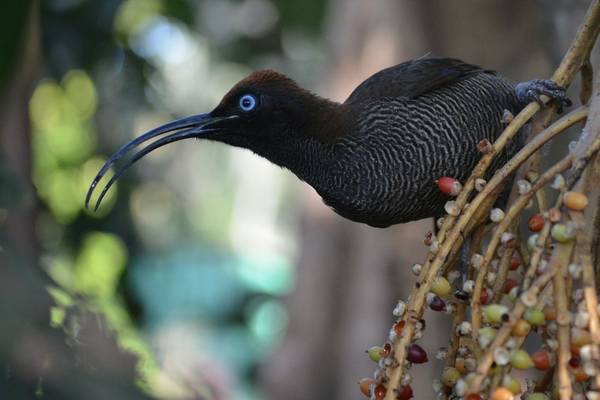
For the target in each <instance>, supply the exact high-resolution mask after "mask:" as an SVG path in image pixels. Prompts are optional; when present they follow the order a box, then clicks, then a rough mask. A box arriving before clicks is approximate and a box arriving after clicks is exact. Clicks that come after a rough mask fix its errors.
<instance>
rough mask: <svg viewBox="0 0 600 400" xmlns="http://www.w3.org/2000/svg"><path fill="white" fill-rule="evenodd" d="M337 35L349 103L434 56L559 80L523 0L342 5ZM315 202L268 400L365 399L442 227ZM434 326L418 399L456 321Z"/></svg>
mask: <svg viewBox="0 0 600 400" xmlns="http://www.w3.org/2000/svg"><path fill="white" fill-rule="evenodd" d="M566 2H567V1H566ZM581 3H585V2H583V1H582V2H581ZM577 18H579V17H576V18H574V21H573V22H572V26H573V27H577V26H578V23H579V19H577ZM558 19H559V20H560V18H558ZM569 25H570V24H569ZM326 26H327V38H328V41H329V44H330V48H331V51H330V56H331V59H332V63H331V68H330V72H329V74H328V78H327V80H326V82H327V83H328V84H327V85H326V91H325V92H324V93H323V94H325V95H328V96H329V97H332V98H334V99H336V100H340V101H342V100H343V99H344V98H345V97H347V96H348V94H349V93H350V92H351V90H352V89H353V88H354V87H355V86H356V85H357V84H358V83H360V82H361V81H362V80H364V79H365V78H366V77H368V76H369V75H370V74H372V73H374V72H376V71H378V70H380V69H382V68H384V67H387V66H389V65H393V64H396V63H399V62H402V61H405V60H408V59H411V58H417V57H420V56H423V55H426V54H429V53H432V54H433V55H435V56H449V57H456V58H462V59H464V60H465V61H468V62H471V63H474V64H479V65H482V66H484V67H486V68H491V69H495V70H497V71H499V72H501V73H502V74H504V75H506V76H508V77H511V78H513V79H514V80H515V81H519V80H527V79H531V78H532V77H545V76H549V75H550V73H551V72H552V68H553V66H554V65H555V64H556V63H555V62H553V60H554V59H555V58H556V57H554V58H553V57H552V56H551V55H549V54H548V49H549V48H552V47H551V46H550V45H549V44H548V43H549V41H550V40H552V35H549V34H548V33H546V32H545V31H544V28H548V25H547V24H546V23H545V19H544V18H542V17H541V16H540V15H539V9H538V8H536V7H535V4H533V3H528V2H525V3H524V2H522V1H519V0H511V1H506V0H494V1H486V2H481V1H477V0H464V1H461V2H440V1H432V0H426V1H421V2H411V1H408V0H404V1H395V0H382V1H378V2H365V1H362V0H332V1H331V2H330V7H329V19H328V21H327V25H326ZM570 26H571V25H570ZM572 29H576V28H572ZM560 35H567V36H568V37H567V38H566V39H565V40H564V42H565V43H568V41H569V40H571V37H572V33H571V32H569V33H563V32H561V33H560ZM524 37H525V38H528V39H527V40H526V41H523V40H522V38H524ZM515 44H518V45H515ZM564 50H565V48H564V46H562V47H560V50H559V51H560V54H562V52H564ZM322 92H323V91H322ZM304 198H305V208H304V216H303V224H302V227H301V237H302V248H301V258H300V260H299V263H298V286H297V289H296V291H295V292H294V293H293V294H292V296H291V297H290V298H289V300H288V304H289V310H290V326H289V330H288V332H287V336H286V337H285V339H284V341H283V344H282V346H281V349H279V350H278V351H277V352H276V353H275V354H274V356H273V357H272V358H271V360H269V362H268V363H267V364H266V365H265V367H264V369H263V375H262V376H263V380H264V382H265V385H264V386H265V391H266V393H267V396H268V398H269V399H280V398H286V399H292V400H296V399H297V400H300V399H345V400H346V399H360V398H363V397H362V395H361V394H360V393H359V391H358V389H357V386H356V384H355V383H356V382H357V381H358V380H359V379H360V378H361V377H363V376H371V374H372V372H373V371H374V369H375V365H374V364H373V363H372V362H371V361H369V360H368V358H367V357H366V356H365V355H364V353H363V351H364V350H365V349H366V348H368V347H369V346H371V345H379V344H381V343H382V342H383V341H384V340H385V334H386V333H387V331H388V329H389V328H390V326H391V323H392V315H391V311H392V309H393V307H394V305H395V302H396V301H397V299H399V298H404V299H405V298H406V297H407V295H408V293H409V291H410V289H411V287H410V285H411V284H412V283H413V282H414V280H415V278H414V277H413V276H412V275H411V273H410V266H411V265H412V263H415V262H422V260H423V259H424V254H425V250H426V249H425V246H423V245H422V238H423V236H424V234H425V232H426V231H427V230H429V229H430V228H431V222H430V221H420V222H416V223H410V224H405V225H401V226H395V227H392V228H389V229H385V230H379V229H374V228H369V227H367V226H364V225H360V224H355V223H352V222H349V221H345V220H342V219H341V218H340V217H338V216H335V215H334V214H333V212H332V211H330V210H327V209H326V208H325V207H324V206H323V205H322V204H321V202H320V200H319V199H318V198H317V196H316V195H315V194H314V193H313V192H312V191H308V190H307V191H305V196H304ZM427 318H428V321H427V325H428V329H427V332H429V333H430V334H429V335H427V334H426V335H425V339H424V341H423V343H424V347H425V348H426V349H427V350H428V353H429V355H430V357H429V358H430V360H431V361H430V362H431V363H432V364H430V365H433V367H429V366H428V367H420V366H416V367H415V368H413V369H412V373H413V378H414V381H413V382H414V383H413V387H414V388H416V390H415V392H416V394H415V396H416V397H415V398H417V399H424V398H433V396H434V393H433V389H432V386H431V382H432V379H434V378H435V377H439V373H440V371H441V368H442V363H441V362H436V361H435V360H434V357H433V356H434V354H435V353H436V351H437V350H438V348H439V347H441V346H445V345H446V344H447V335H445V334H444V333H443V332H448V331H449V322H450V318H449V317H447V316H437V315H432V314H429V315H427ZM433 332H436V334H432V333H433ZM438 332H439V333H438Z"/></svg>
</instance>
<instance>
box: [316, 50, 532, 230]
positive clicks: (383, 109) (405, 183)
mask: <svg viewBox="0 0 600 400" xmlns="http://www.w3.org/2000/svg"><path fill="white" fill-rule="evenodd" d="M415 71H416V72H415ZM386 75H389V76H390V77H391V78H390V79H388V80H386ZM404 84H405V85H406V87H405V88H404V89H403V88H402V87H401V86H402V85H404ZM394 85H399V86H397V87H394ZM345 104H348V105H350V106H351V107H353V108H354V109H355V111H356V112H357V113H358V114H357V115H358V118H357V124H356V127H355V129H354V130H353V131H352V132H351V133H350V134H348V135H346V136H345V137H343V138H342V139H341V140H340V141H339V142H338V143H337V144H336V146H337V150H336V151H337V154H338V156H337V160H338V162H337V163H336V167H334V169H336V175H337V176H338V177H339V179H338V181H337V182H336V184H335V185H334V190H330V193H322V195H323V198H324V200H325V202H326V203H327V204H329V205H330V206H332V207H333V208H334V209H335V210H336V211H337V212H338V213H339V214H341V215H342V216H345V217H347V218H350V219H353V220H356V221H360V222H365V223H367V224H370V225H373V226H381V227H384V226H389V225H392V224H396V223H401V222H406V221H410V220H415V219H421V218H426V217H432V216H438V215H441V214H443V205H444V203H445V202H446V201H447V200H448V197H447V196H445V195H443V194H441V193H440V192H439V190H438V189H437V186H436V184H435V180H436V179H438V178H439V177H442V176H452V177H455V178H457V179H459V180H461V181H464V180H466V179H467V178H468V176H469V174H470V171H471V170H472V168H473V167H474V166H475V164H476V163H477V161H478V160H479V159H480V158H481V153H480V152H479V151H478V150H477V144H478V143H479V141H481V140H482V139H488V140H490V141H492V142H493V141H494V140H495V139H496V138H497V137H498V136H499V135H500V133H501V132H502V130H503V128H504V123H503V122H502V115H503V113H504V110H509V111H511V112H513V113H515V112H518V110H519V108H520V107H521V105H520V104H519V102H518V100H517V98H516V95H515V92H514V85H513V84H512V83H511V82H509V81H508V80H506V79H504V78H502V77H500V76H497V75H496V74H494V73H491V72H490V71H486V70H482V69H481V68H478V67H475V66H471V65H468V64H465V63H462V62H459V61H457V60H453V59H433V60H428V59H424V60H415V61H411V62H409V63H405V64H400V65H399V66H396V67H392V68H389V69H387V70H383V71H381V72H379V73H377V74H375V75H374V76H373V77H371V78H369V79H368V80H367V81H365V82H363V84H361V85H360V86H359V87H358V88H357V89H356V90H355V91H354V92H353V93H352V95H351V96H350V97H349V98H348V100H347V101H346V103H345ZM518 147H519V146H518V144H513V145H512V146H509V150H508V151H507V152H505V153H504V154H502V155H501V159H502V160H498V161H499V162H501V161H503V160H505V159H506V158H507V157H508V156H510V155H512V154H513V153H514V152H515V151H516V150H517V149H518Z"/></svg>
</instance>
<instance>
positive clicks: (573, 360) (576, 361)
mask: <svg viewBox="0 0 600 400" xmlns="http://www.w3.org/2000/svg"><path fill="white" fill-rule="evenodd" d="M580 364H581V360H580V359H579V357H578V356H573V357H571V358H570V359H569V365H570V366H571V367H573V368H577V367H579V365H580Z"/></svg>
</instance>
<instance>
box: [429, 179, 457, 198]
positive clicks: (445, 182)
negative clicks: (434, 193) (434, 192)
mask: <svg viewBox="0 0 600 400" xmlns="http://www.w3.org/2000/svg"><path fill="white" fill-rule="evenodd" d="M435 183H437V185H438V188H439V189H440V190H441V192H442V193H444V194H447V195H448V196H453V197H454V196H458V194H459V193H460V190H461V189H462V185H461V184H460V182H459V181H457V180H456V179H454V178H452V177H450V176H442V177H441V178H440V179H438V180H437V181H435Z"/></svg>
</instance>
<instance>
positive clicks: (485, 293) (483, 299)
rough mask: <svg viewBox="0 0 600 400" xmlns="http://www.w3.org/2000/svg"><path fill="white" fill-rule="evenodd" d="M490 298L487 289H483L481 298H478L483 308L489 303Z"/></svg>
mask: <svg viewBox="0 0 600 400" xmlns="http://www.w3.org/2000/svg"><path fill="white" fill-rule="evenodd" d="M491 297H492V296H490V292H489V290H488V289H487V288H483V289H482V290H481V296H479V302H480V303H481V305H483V306H485V305H487V304H488V303H489V302H490V298H491Z"/></svg>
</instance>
